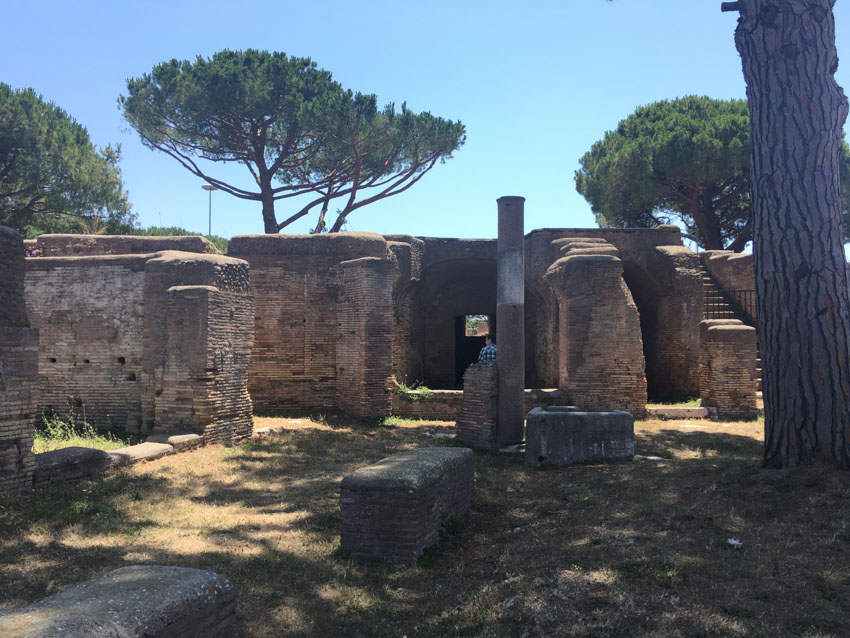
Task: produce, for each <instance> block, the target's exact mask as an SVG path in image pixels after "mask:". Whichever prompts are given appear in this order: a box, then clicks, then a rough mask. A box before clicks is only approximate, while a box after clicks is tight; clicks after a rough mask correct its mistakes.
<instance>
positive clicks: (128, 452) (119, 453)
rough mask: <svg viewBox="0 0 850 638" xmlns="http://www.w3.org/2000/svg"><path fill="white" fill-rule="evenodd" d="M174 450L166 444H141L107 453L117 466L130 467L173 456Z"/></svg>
mask: <svg viewBox="0 0 850 638" xmlns="http://www.w3.org/2000/svg"><path fill="white" fill-rule="evenodd" d="M173 451H174V448H173V447H172V446H170V445H168V444H166V443H150V442H145V443H139V444H138V445H131V446H129V447H122V448H119V449H117V450H112V451H110V452H107V454H109V456H110V457H111V458H112V462H113V463H114V464H115V465H130V464H132V463H138V462H139V461H153V460H154V459H158V458H159V457H161V456H165V455H166V454H171V453H172V452H173Z"/></svg>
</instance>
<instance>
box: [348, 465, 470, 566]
mask: <svg viewBox="0 0 850 638" xmlns="http://www.w3.org/2000/svg"><path fill="white" fill-rule="evenodd" d="M474 475H475V464H474V459H473V454H472V450H469V449H466V448H422V449H418V450H411V451H408V452H401V453H399V454H394V455H393V456H390V457H387V458H385V459H382V460H380V461H378V462H377V463H375V464H373V465H370V466H368V467H364V468H361V469H359V470H357V471H356V472H354V473H352V474H349V475H348V476H346V477H345V478H344V479H343V480H342V484H341V494H340V503H341V515H342V530H341V544H342V547H343V549H345V550H348V551H350V552H351V553H352V554H353V555H355V556H357V557H361V558H388V559H393V560H399V561H403V562H413V561H415V560H416V559H417V558H418V557H419V556H420V555H421V554H422V552H424V551H425V549H427V548H428V547H429V546H431V545H432V544H434V543H435V542H436V541H437V539H438V537H439V533H440V529H441V528H442V526H443V525H445V523H446V522H447V521H448V520H449V518H452V517H454V518H458V519H462V518H464V517H465V516H466V513H467V512H468V511H469V506H470V504H471V502H472V492H473V481H474Z"/></svg>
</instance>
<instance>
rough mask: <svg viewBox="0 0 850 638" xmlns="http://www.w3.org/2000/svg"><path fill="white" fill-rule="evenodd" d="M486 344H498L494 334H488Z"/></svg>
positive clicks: (485, 339)
mask: <svg viewBox="0 0 850 638" xmlns="http://www.w3.org/2000/svg"><path fill="white" fill-rule="evenodd" d="M484 343H486V344H487V345H488V346H489V345H490V344H491V343H496V335H494V334H493V333H492V332H488V333H487V336H486V337H484Z"/></svg>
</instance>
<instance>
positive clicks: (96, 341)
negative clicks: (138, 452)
mask: <svg viewBox="0 0 850 638" xmlns="http://www.w3.org/2000/svg"><path fill="white" fill-rule="evenodd" d="M148 259H149V256H148V255H138V256H105V257H45V258H37V259H28V260H27V275H26V302H27V311H28V313H29V317H30V320H31V321H32V324H33V326H35V327H37V328H38V329H39V370H38V372H39V374H38V385H39V388H40V390H41V391H40V394H39V403H38V410H39V412H44V411H49V410H53V411H56V412H57V413H60V414H62V415H67V413H68V411H69V410H73V411H75V412H76V413H78V415H79V416H80V417H83V416H84V417H85V419H86V420H88V421H89V422H90V423H95V424H97V425H98V426H101V427H109V428H116V429H127V430H130V431H138V430H139V429H140V427H141V412H140V409H139V408H140V397H141V394H140V385H139V378H140V374H141V369H142V368H141V362H142V335H143V328H144V303H143V295H144V279H145V263H146V262H147V260H148ZM69 397H70V399H69ZM69 402H70V405H69Z"/></svg>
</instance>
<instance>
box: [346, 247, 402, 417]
mask: <svg viewBox="0 0 850 638" xmlns="http://www.w3.org/2000/svg"><path fill="white" fill-rule="evenodd" d="M339 283H340V298H339V300H338V302H337V319H338V328H337V340H336V375H337V405H338V406H339V408H340V409H341V410H343V411H345V412H347V413H348V414H352V415H354V416H362V417H369V416H386V415H387V414H389V413H390V408H391V407H392V395H391V394H390V392H391V390H390V377H391V376H392V373H393V371H392V332H393V324H392V321H393V312H392V283H393V262H392V261H390V260H389V259H380V258H378V257H363V258H361V259H351V260H348V261H343V262H342V263H340V264H339Z"/></svg>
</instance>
